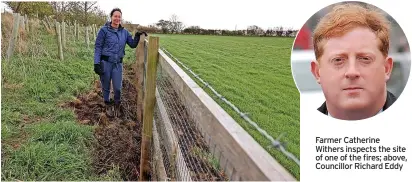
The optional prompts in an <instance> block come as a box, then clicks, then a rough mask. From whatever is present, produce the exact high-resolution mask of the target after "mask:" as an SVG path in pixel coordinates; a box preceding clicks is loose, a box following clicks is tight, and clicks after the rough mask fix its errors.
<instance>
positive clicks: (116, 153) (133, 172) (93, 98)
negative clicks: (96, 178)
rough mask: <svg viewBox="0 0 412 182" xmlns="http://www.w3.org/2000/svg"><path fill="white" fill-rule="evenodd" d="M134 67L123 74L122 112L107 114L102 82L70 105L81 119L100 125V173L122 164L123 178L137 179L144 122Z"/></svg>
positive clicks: (95, 160) (96, 157)
mask: <svg viewBox="0 0 412 182" xmlns="http://www.w3.org/2000/svg"><path fill="white" fill-rule="evenodd" d="M133 73H134V72H133V69H132V67H131V66H128V67H126V66H125V70H124V73H123V88H122V97H121V98H122V105H121V115H120V116H119V117H115V118H110V117H107V116H106V114H105V106H104V104H103V98H102V93H101V86H100V81H98V80H97V81H96V82H95V84H94V89H93V90H92V91H91V92H89V93H87V94H83V95H80V96H79V97H78V98H77V99H76V100H75V101H73V102H70V103H69V104H67V106H66V107H70V108H72V109H74V110H75V113H76V115H77V119H78V122H80V123H81V124H85V125H96V126H97V128H96V129H95V131H94V137H95V139H96V141H95V142H94V145H93V155H94V156H93V167H94V169H95V172H96V173H97V174H105V173H106V172H108V171H109V170H111V169H113V166H118V167H119V171H120V173H121V177H122V179H123V180H127V181H136V180H138V177H139V165H140V141H141V124H140V122H138V121H137V117H136V96H137V92H136V89H135V87H134V83H133V82H132V80H133V79H132V78H133V76H134V74H133Z"/></svg>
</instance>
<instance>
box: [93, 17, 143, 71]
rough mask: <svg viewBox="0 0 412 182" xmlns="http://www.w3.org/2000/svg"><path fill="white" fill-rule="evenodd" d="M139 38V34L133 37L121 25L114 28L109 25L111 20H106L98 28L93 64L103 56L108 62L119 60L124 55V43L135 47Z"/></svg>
mask: <svg viewBox="0 0 412 182" xmlns="http://www.w3.org/2000/svg"><path fill="white" fill-rule="evenodd" d="M139 39H140V36H135V37H134V39H133V38H132V35H131V34H130V33H129V32H128V31H127V30H126V29H125V28H124V27H122V26H121V25H119V28H118V29H115V28H113V27H112V26H111V22H107V23H106V24H105V25H104V26H102V27H101V28H100V30H99V33H98V34H97V38H96V43H95V48H94V64H99V63H100V61H101V60H102V57H105V58H106V59H107V61H109V62H113V63H117V62H120V61H121V60H122V58H123V56H124V55H125V51H124V49H125V47H126V43H127V44H128V45H129V46H130V47H131V48H136V47H137V44H138V43H139ZM106 59H105V60H106Z"/></svg>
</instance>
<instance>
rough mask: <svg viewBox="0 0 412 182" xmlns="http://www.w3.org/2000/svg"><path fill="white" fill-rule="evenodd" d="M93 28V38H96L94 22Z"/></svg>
mask: <svg viewBox="0 0 412 182" xmlns="http://www.w3.org/2000/svg"><path fill="white" fill-rule="evenodd" d="M92 28H93V39H92V40H94V41H95V40H96V24H93V26H92Z"/></svg>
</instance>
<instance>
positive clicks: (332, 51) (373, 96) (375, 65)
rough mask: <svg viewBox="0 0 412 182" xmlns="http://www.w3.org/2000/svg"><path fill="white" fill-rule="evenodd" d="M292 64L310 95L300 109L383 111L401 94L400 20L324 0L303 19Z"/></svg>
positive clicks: (405, 50)
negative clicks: (304, 106)
mask: <svg viewBox="0 0 412 182" xmlns="http://www.w3.org/2000/svg"><path fill="white" fill-rule="evenodd" d="M291 65H292V66H291V67H292V73H293V78H294V80H295V83H296V86H297V87H298V89H299V91H300V93H301V94H308V95H309V94H310V95H311V97H310V98H311V99H313V102H311V104H312V103H313V106H311V108H305V109H314V110H317V111H318V112H320V113H322V114H324V115H327V116H329V117H333V118H336V119H340V120H363V119H367V118H370V117H373V116H375V115H377V114H379V113H382V112H385V110H387V109H388V108H389V107H390V106H391V105H392V104H394V103H395V102H396V100H397V99H398V98H399V97H400V95H401V94H402V91H403V89H404V88H405V85H406V83H407V81H408V78H409V73H410V68H411V53H410V47H409V44H408V41H407V39H406V35H405V33H404V32H403V30H402V28H401V26H400V25H399V24H398V23H397V22H396V20H395V19H393V18H392V17H391V16H390V15H389V14H388V13H386V12H385V11H384V10H382V9H380V8H378V7H376V6H374V5H372V4H367V3H364V2H356V1H350V2H341V3H336V4H332V5H329V6H327V7H325V8H323V9H321V10H320V11H318V12H317V13H315V14H314V15H313V16H312V17H310V18H309V19H308V20H307V21H306V23H305V24H304V25H303V26H302V28H301V29H300V30H299V32H298V34H297V36H296V39H295V42H294V45H293V49H292V53H291ZM301 109H303V108H301Z"/></svg>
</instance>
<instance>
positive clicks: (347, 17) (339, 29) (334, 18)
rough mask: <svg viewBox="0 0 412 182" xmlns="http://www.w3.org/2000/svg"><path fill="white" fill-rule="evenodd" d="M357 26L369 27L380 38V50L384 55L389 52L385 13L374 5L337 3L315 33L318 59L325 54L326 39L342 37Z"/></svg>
mask: <svg viewBox="0 0 412 182" xmlns="http://www.w3.org/2000/svg"><path fill="white" fill-rule="evenodd" d="M357 27H366V28H369V29H370V30H371V31H372V32H374V33H375V35H376V37H377V38H378V39H379V40H380V44H379V45H378V46H379V50H380V51H381V52H382V54H383V55H384V56H388V52H389V27H390V24H389V21H388V20H387V19H386V17H385V15H383V14H382V13H380V12H379V11H378V10H377V9H375V8H372V7H368V8H365V7H362V6H360V5H357V4H353V3H351V4H349V3H347V4H341V5H336V6H335V7H334V8H333V9H332V11H330V12H329V13H328V14H327V15H326V16H324V17H323V18H322V19H321V20H320V22H319V23H318V25H317V27H316V29H315V31H314V33H313V47H314V49H315V56H316V59H317V60H318V58H320V57H321V56H322V54H323V45H324V43H325V41H324V40H327V39H329V38H332V37H340V36H343V35H344V34H346V33H347V32H349V31H351V30H352V29H354V28H357Z"/></svg>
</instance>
